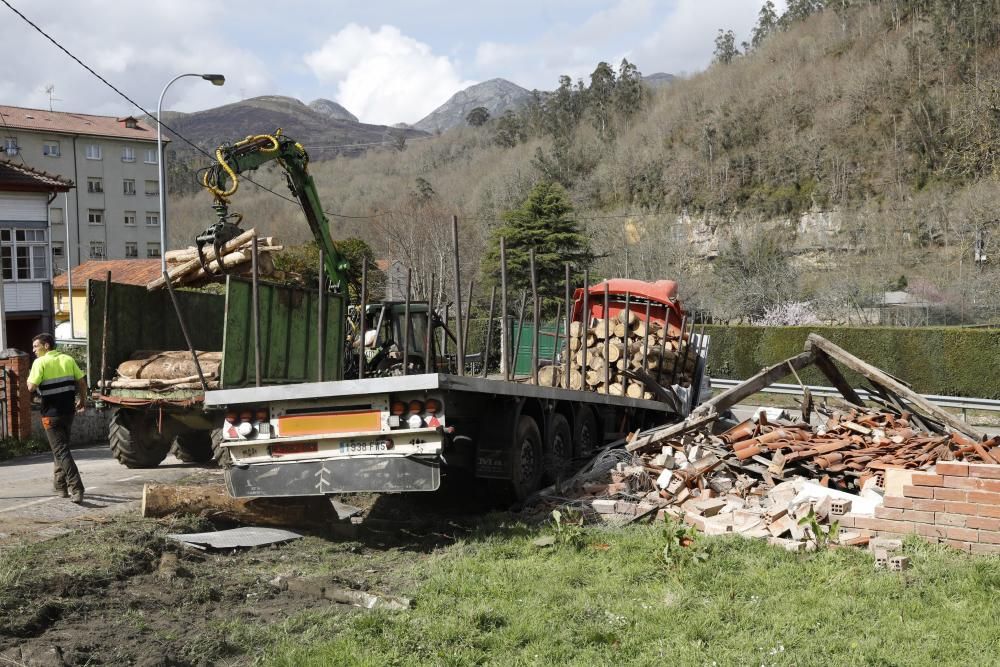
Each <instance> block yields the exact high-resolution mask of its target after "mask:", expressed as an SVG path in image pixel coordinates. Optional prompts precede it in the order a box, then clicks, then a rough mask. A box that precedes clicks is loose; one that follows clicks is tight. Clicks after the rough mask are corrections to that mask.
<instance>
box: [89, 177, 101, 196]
mask: <svg viewBox="0 0 1000 667" xmlns="http://www.w3.org/2000/svg"><path fill="white" fill-rule="evenodd" d="M87 192H89V193H91V194H100V193H102V192H104V179H103V178H93V177H92V178H88V179H87Z"/></svg>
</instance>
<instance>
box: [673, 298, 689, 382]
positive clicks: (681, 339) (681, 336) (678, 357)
mask: <svg viewBox="0 0 1000 667" xmlns="http://www.w3.org/2000/svg"><path fill="white" fill-rule="evenodd" d="M686 324H687V315H682V316H681V332H680V333H679V334H678V335H677V352H676V353H674V367H673V368H672V369H671V370H670V384H672V385H674V384H677V366H678V363H679V362H680V360H681V348H682V347H684V326H685V325H686Z"/></svg>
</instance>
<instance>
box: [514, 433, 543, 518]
mask: <svg viewBox="0 0 1000 667" xmlns="http://www.w3.org/2000/svg"><path fill="white" fill-rule="evenodd" d="M511 444H512V445H513V446H512V448H511V463H512V464H513V466H512V468H513V469H512V470H511V479H510V487H511V494H512V495H513V496H514V500H515V501H517V502H520V501H523V500H524V499H525V498H527V497H528V496H530V495H531V494H532V492H534V491H535V490H537V489H538V487H539V485H540V484H541V482H542V472H543V470H544V464H545V462H544V460H543V459H542V436H541V434H540V433H539V432H538V424H536V423H535V420H534V419H532V418H531V417H527V416H522V417H521V419H520V420H519V421H518V422H517V428H516V429H515V430H514V442H513V443H511Z"/></svg>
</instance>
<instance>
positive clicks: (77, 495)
mask: <svg viewBox="0 0 1000 667" xmlns="http://www.w3.org/2000/svg"><path fill="white" fill-rule="evenodd" d="M70 502H74V503H76V504H77V505H79V504H80V503H82V502H83V489H78V490H76V491H74V492H73V497H72V498H71V499H70Z"/></svg>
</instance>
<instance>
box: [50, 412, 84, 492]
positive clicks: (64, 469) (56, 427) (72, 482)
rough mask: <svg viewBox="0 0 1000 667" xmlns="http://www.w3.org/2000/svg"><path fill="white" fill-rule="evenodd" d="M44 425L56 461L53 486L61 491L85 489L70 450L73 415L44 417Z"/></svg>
mask: <svg viewBox="0 0 1000 667" xmlns="http://www.w3.org/2000/svg"><path fill="white" fill-rule="evenodd" d="M42 426H43V427H45V435H46V437H48V439H49V447H51V448H52V458H53V460H54V461H55V472H54V482H53V487H54V488H55V489H56V490H57V491H59V490H62V489H68V490H69V491H70V492H74V491H83V481H82V480H81V479H80V471H79V470H78V469H77V467H76V461H74V460H73V454H72V453H70V450H69V434H70V429H72V428H73V415H72V414H70V415H65V416H59V417H42Z"/></svg>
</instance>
